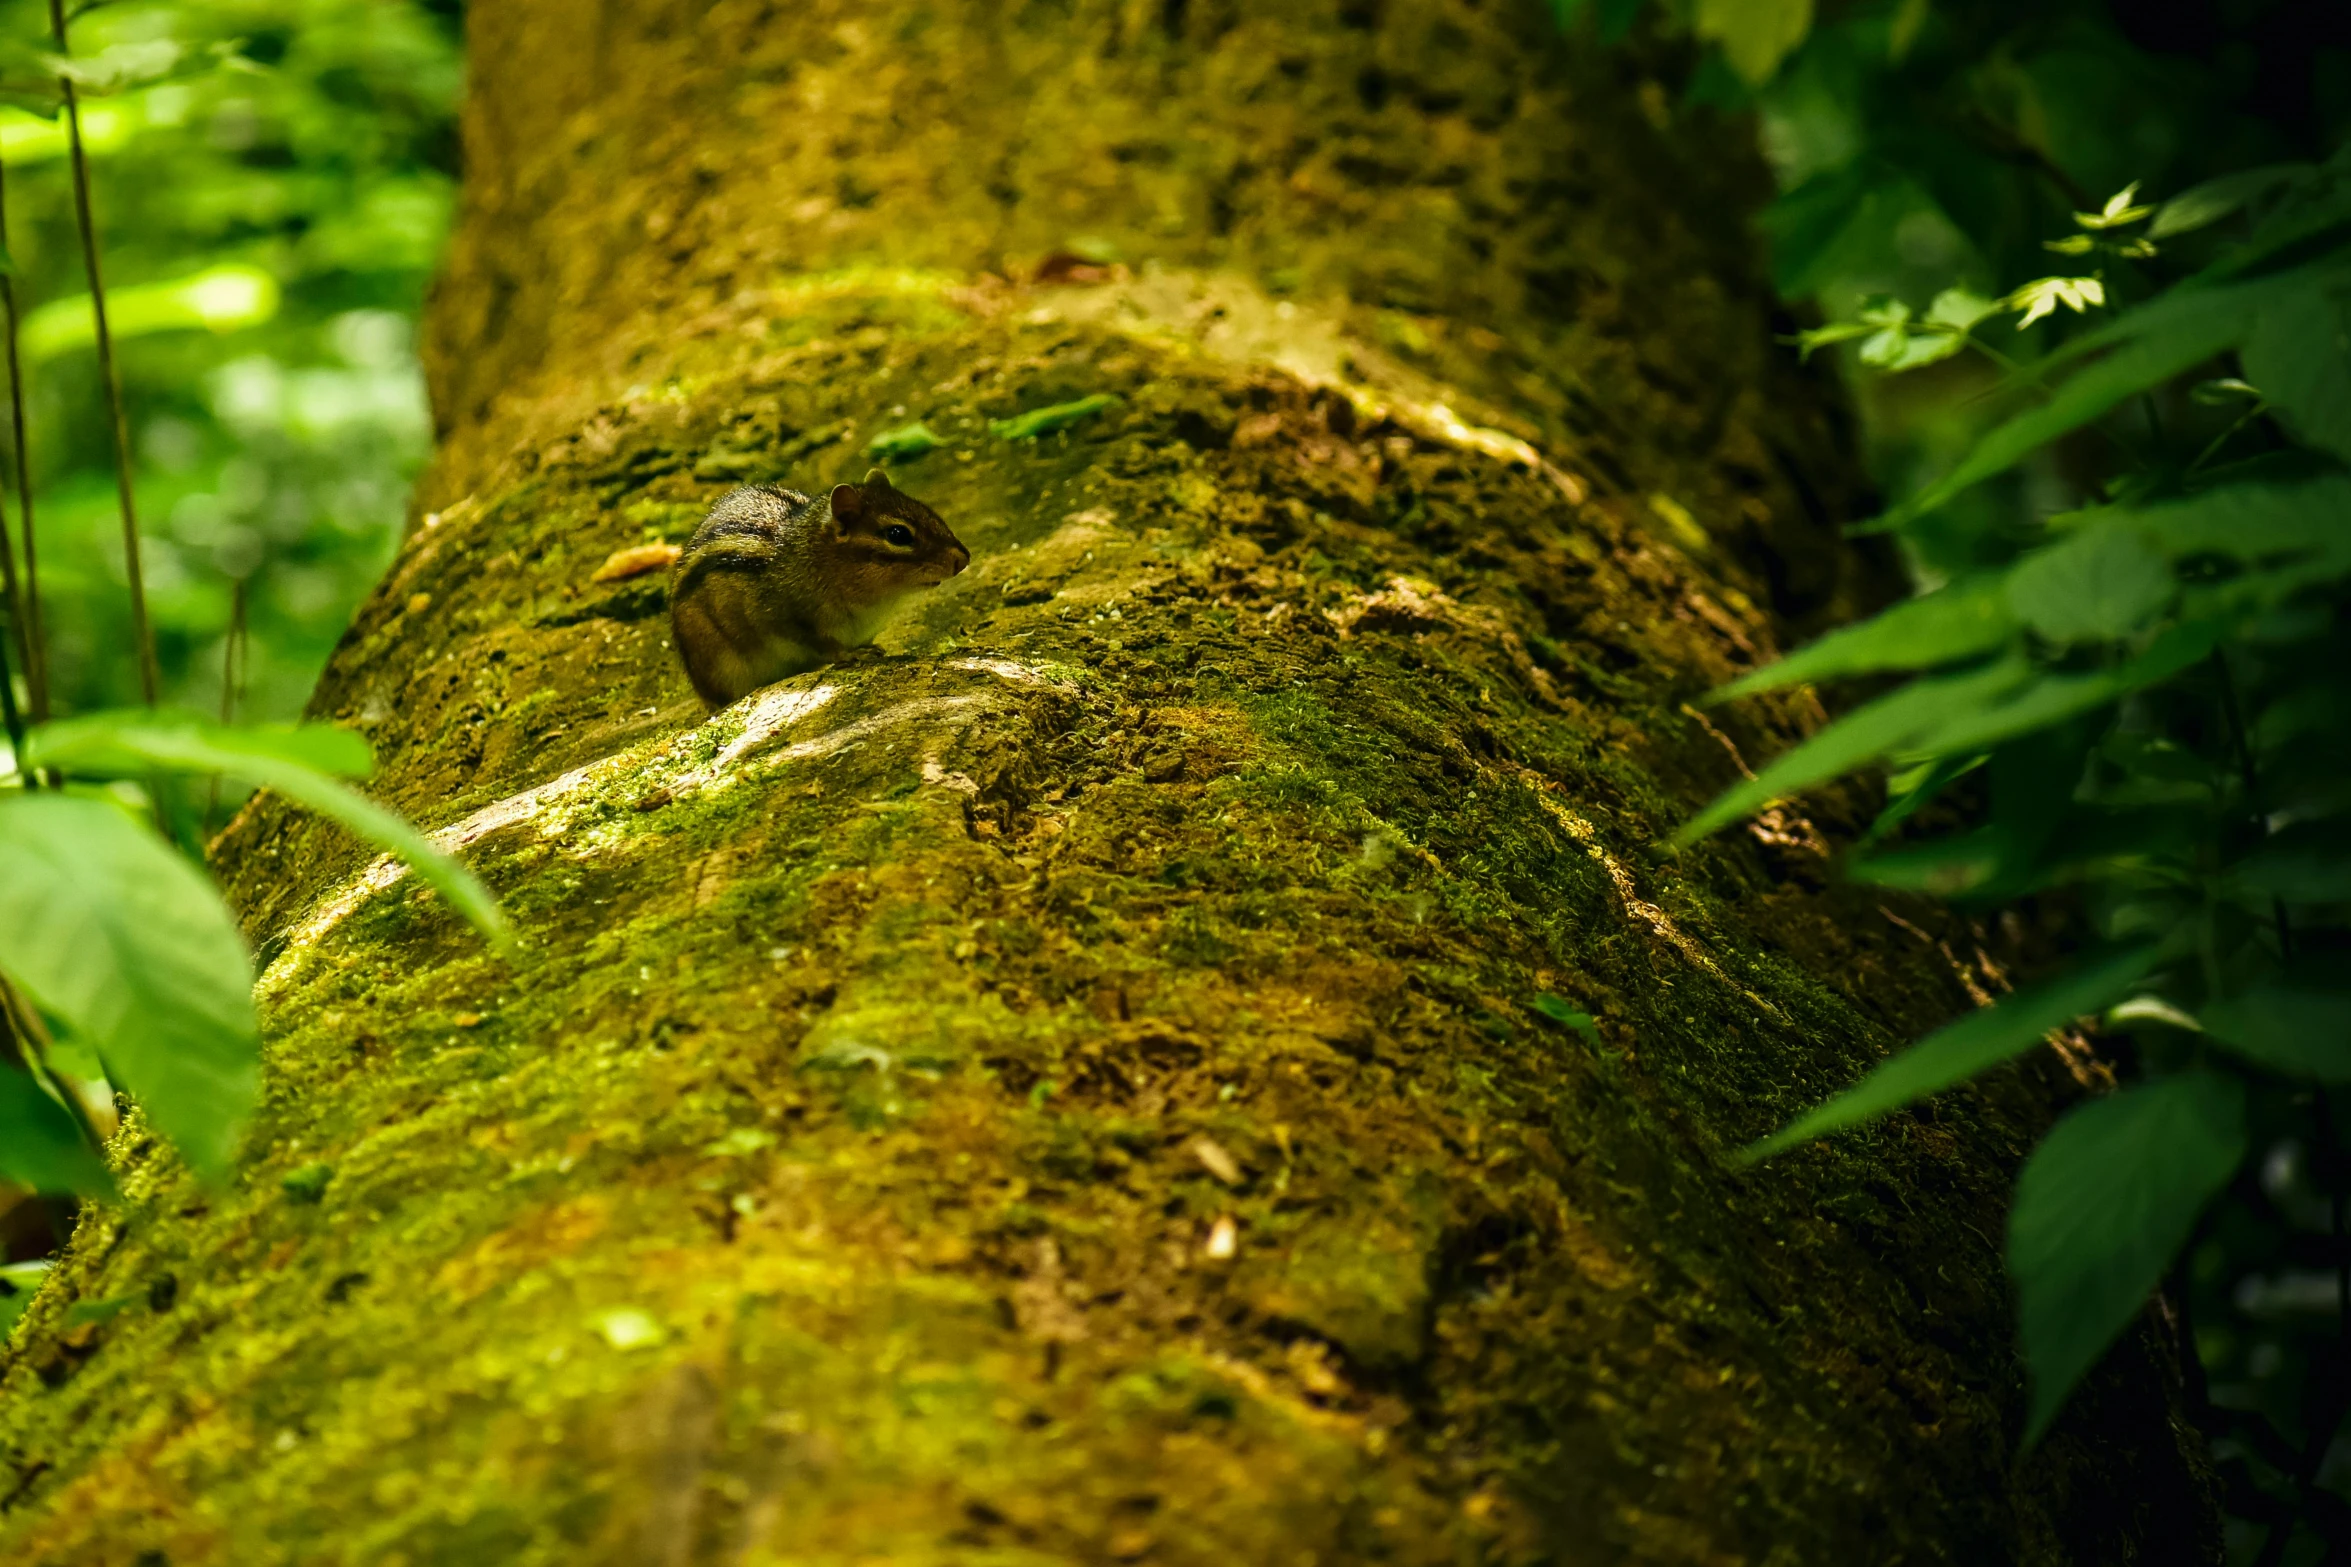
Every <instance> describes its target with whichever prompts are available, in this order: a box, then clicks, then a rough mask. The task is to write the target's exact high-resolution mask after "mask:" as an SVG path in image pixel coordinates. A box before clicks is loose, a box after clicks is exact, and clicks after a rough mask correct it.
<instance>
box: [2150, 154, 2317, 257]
mask: <svg viewBox="0 0 2351 1567" xmlns="http://www.w3.org/2000/svg"><path fill="white" fill-rule="evenodd" d="M2310 167H2311V166H2310V165H2309V164H2307V163H2272V164H2269V165H2267V166H2265V167H2262V168H2258V169H2239V170H2238V171H2237V172H2236V173H2234V174H2223V175H2222V176H2221V177H2220V178H2219V179H2216V180H2206V181H2205V182H2204V183H2203V184H2201V185H2194V186H2190V187H2189V188H2188V189H2186V190H2183V191H2181V192H2180V193H2179V194H2178V195H2176V196H2174V197H2172V198H2171V200H2169V201H2167V202H2165V203H2164V204H2163V205H2162V206H2161V207H2159V208H2158V209H2156V213H2155V221H2154V222H2153V223H2150V224H2148V225H2147V237H2148V238H2149V239H2169V238H2170V237H2171V236H2172V235H2174V234H2185V233H2188V232H2190V231H2191V230H2194V229H2200V228H2204V227H2206V226H2207V225H2209V224H2213V223H2218V222H2219V221H2220V220H2221V219H2222V218H2225V217H2227V216H2228V215H2229V214H2230V213H2232V212H2235V211H2238V210H2239V209H2240V208H2242V207H2244V206H2245V205H2247V204H2248V203H2250V202H2255V201H2259V200H2260V199H2261V198H2262V197H2264V196H2266V195H2268V194H2269V193H2270V192H2271V191H2273V190H2276V189H2277V188H2278V187H2279V186H2280V185H2283V184H2285V183H2286V182H2287V181H2289V180H2292V179H2297V178H2299V177H2300V176H2302V175H2304V174H2307V173H2308V172H2310Z"/></svg>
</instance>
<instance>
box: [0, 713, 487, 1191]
mask: <svg viewBox="0 0 2351 1567" xmlns="http://www.w3.org/2000/svg"><path fill="white" fill-rule="evenodd" d="M371 765H372V764H371V758H370V757H369V755H368V748H367V745H366V742H364V741H363V740H361V739H360V738H359V737H358V736H357V735H354V734H351V733H349V732H348V731H346V730H341V729H336V728H332V727H329V726H325V725H302V726H279V725H252V726H243V727H238V726H231V725H225V724H217V723H212V722H209V721H207V720H204V719H201V718H197V717H194V716H192V715H182V714H176V713H169V712H162V713H158V712H151V711H146V710H128V711H111V712H102V713H93V714H89V715H86V716H84V717H80V718H73V719H66V720H61V721H58V722H55V723H50V724H43V725H39V726H36V727H34V728H33V729H31V730H30V731H29V732H27V733H26V735H25V741H24V747H23V750H22V753H21V754H18V755H15V756H13V757H11V758H10V760H9V762H8V765H7V767H6V769H5V770H0V1057H4V1059H0V1180H6V1181H10V1182H14V1183H16V1184H17V1185H20V1186H23V1187H29V1188H31V1189H33V1190H35V1191H42V1192H59V1193H70V1194H75V1195H80V1196H89V1197H98V1196H104V1195H106V1194H107V1193H108V1192H110V1191H111V1190H112V1181H111V1178H110V1176H109V1174H108V1171H107V1166H106V1163H105V1160H104V1158H103V1157H102V1155H101V1152H100V1146H101V1145H102V1144H103V1142H104V1141H105V1132H106V1130H107V1126H106V1123H107V1122H108V1121H109V1120H110V1119H111V1117H110V1115H109V1113H108V1107H110V1106H111V1105H112V1102H113V1098H114V1093H115V1091H117V1090H120V1091H122V1092H124V1093H127V1094H129V1095H130V1096H131V1097H132V1098H133V1099H134V1100H135V1101H136V1102H137V1103H138V1105H139V1106H140V1108H141V1109H142V1110H143V1111H144V1112H145V1114H146V1117H147V1120H148V1122H149V1124H150V1125H152V1126H153V1127H154V1128H155V1130H157V1131H159V1132H161V1133H162V1134H163V1135H164V1136H166V1137H168V1138H169V1139H170V1140H171V1141H172V1142H173V1143H174V1144H175V1145H176V1146H177V1147H178V1148H179V1150H180V1152H181V1154H182V1155H183V1156H184V1157H185V1158H186V1159H187V1161H188V1163H189V1165H190V1166H191V1167H192V1168H193V1169H195V1170H196V1171H197V1173H198V1174H200V1175H202V1176H203V1177H205V1178H206V1179H208V1180H212V1181H219V1180H221V1179H224V1178H225V1177H226V1175H227V1173H228V1171H229V1168H230V1163H231V1159H232V1156H233V1154H234V1152H235V1149H236V1142H237V1137H238V1133H239V1131H240V1129H241V1128H242V1126H243V1124H244V1121H245V1118H246V1116H247V1115H248V1113H249V1112H250V1111H251V1109H252V1106H253V1101H254V1096H255V1093H256V1091H257V1087H258V1082H259V1049H260V1042H259V1034H258V1028H257V1023H256V1019H255V1015H254V1009H253V973H252V964H251V959H250V958H249V957H248V955H247V953H246V950H245V945H244V941H243V939H242V937H241V936H240V935H239V934H238V931H237V927H236V923H235V921H234V919H233V918H232V917H231V916H230V914H229V911H228V908H227V906H226V905H225V904H224V903H223V902H222V901H221V898H220V894H219V893H218V891H217V890H216V889H215V888H214V887H213V885H212V882H211V880H210V879H209V878H208V877H207V876H206V875H205V873H204V871H203V870H202V869H201V868H200V866H199V864H198V863H197V862H196V860H195V859H192V858H191V857H190V856H189V855H188V854H186V853H183V852H182V851H181V848H180V846H178V845H176V844H174V843H173V842H172V841H171V840H170V839H169V838H167V837H166V836H164V835H163V834H162V833H159V832H157V831H156V830H155V827H154V825H153V821H154V819H157V818H160V819H163V820H166V821H168V820H169V819H170V816H171V813H170V811H169V810H168V809H159V808H158V807H160V806H162V804H163V802H164V800H165V798H166V797H167V796H168V794H169V792H170V790H171V788H172V785H173V782H174V780H182V779H189V778H208V777H219V776H223V775H226V776H229V777H234V778H238V779H242V780H244V781H246V782H248V783H252V784H257V785H261V786H264V787H267V788H270V789H273V790H275V791H277V792H278V793H279V794H281V795H283V796H284V797H286V798H287V799H289V800H292V801H294V802H296V803H298V804H301V805H304V806H307V807H309V808H311V809H313V810H316V811H318V812H319V813H320V814H321V815H324V816H326V817H328V818H329V819H331V820H333V821H336V822H339V823H340V824H342V825H343V826H345V827H347V828H349V829H350V830H351V831H352V832H354V833H356V834H357V835H359V836H360V837H361V838H363V839H366V840H368V841H370V842H373V843H375V844H378V845H380V846H382V847H383V848H386V849H388V850H390V851H392V852H394V853H396V854H399V855H400V856H402V857H403V858H405V859H406V860H407V861H408V862H409V863H410V864H411V865H412V866H414V867H415V868H416V870H417V872H418V874H419V875H420V876H421V877H422V878H423V879H424V880H425V881H426V883H427V884H428V885H430V886H431V887H432V888H433V889H434V890H435V891H437V892H439V893H440V894H441V895H442V896H443V897H444V898H445V899H446V900H447V901H448V902H449V904H450V906H451V907H453V908H455V909H456V910H458V911H459V912H460V913H461V914H463V915H464V916H465V917H466V919H468V920H469V921H471V922H472V923H473V924H474V926H475V927H476V928H477V929H479V930H480V931H481V932H482V933H483V935H484V936H485V937H487V938H489V939H490V940H491V941H492V942H493V943H494V944H495V945H497V946H499V947H500V948H501V949H503V948H504V947H506V946H507V944H508V941H509V938H508V936H507V934H506V927H505V923H504V921H503V919H502V918H501V916H500V915H499V912H498V909H497V906H496V905H495V903H493V902H492V900H491V899H490V896H489V894H488V893H487V892H486V891H484V890H483V888H482V886H481V884H480V883H479V882H477V881H476V880H475V879H474V878H473V876H472V875H471V873H469V872H468V871H467V870H466V869H465V868H464V867H463V866H462V865H460V864H458V863H457V862H456V861H455V860H454V859H452V858H450V857H449V856H448V855H447V854H445V853H443V852H442V851H441V850H440V849H439V848H437V847H436V846H435V845H434V844H433V843H432V842H431V840H430V839H428V838H427V837H425V835H424V834H422V833H420V832H419V831H417V829H416V828H414V827H412V826H410V825H409V824H408V823H407V822H406V821H403V820H402V819H401V818H400V817H398V816H396V815H394V814H393V813H391V812H389V811H387V810H385V809H384V808H383V807H382V806H379V805H377V804H375V803H374V802H373V801H371V800H369V799H367V798H366V797H365V796H364V795H362V794H360V793H358V792H357V791H356V790H354V789H352V788H351V787H350V786H349V785H348V784H347V783H345V782H343V781H342V780H343V779H345V778H354V777H361V776H364V775H365V774H366V773H367V772H368V770H369V768H370V766H371Z"/></svg>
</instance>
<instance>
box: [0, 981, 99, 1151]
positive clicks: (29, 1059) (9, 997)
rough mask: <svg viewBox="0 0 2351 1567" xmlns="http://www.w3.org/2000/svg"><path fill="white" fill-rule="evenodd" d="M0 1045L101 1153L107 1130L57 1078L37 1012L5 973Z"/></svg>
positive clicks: (46, 1034)
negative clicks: (63, 1109)
mask: <svg viewBox="0 0 2351 1567" xmlns="http://www.w3.org/2000/svg"><path fill="white" fill-rule="evenodd" d="M0 1048H5V1049H6V1050H8V1051H9V1052H12V1053H13V1054H14V1055H15V1057H16V1060H17V1064H18V1065H20V1066H22V1067H23V1068H24V1069H25V1070H26V1071H27V1072H30V1073H31V1074H32V1076H33V1081H34V1082H36V1083H38V1084H40V1085H41V1087H42V1089H43V1090H44V1091H45V1092H46V1093H47V1094H48V1095H49V1097H50V1098H52V1099H54V1100H56V1101H57V1102H58V1103H59V1104H60V1105H62V1106H64V1107H65V1113H66V1114H67V1115H69V1116H71V1117H73V1122H74V1125H75V1126H76V1127H78V1128H79V1129H80V1131H81V1134H82V1137H83V1138H84V1140H85V1141H87V1142H88V1143H89V1145H90V1147H91V1148H92V1149H95V1150H100V1151H101V1152H102V1151H103V1150H104V1149H105V1147H106V1139H107V1135H108V1134H107V1132H106V1129H105V1128H104V1127H101V1126H100V1125H99V1124H98V1123H97V1121H96V1120H95V1119H93V1118H92V1116H91V1114H90V1107H89V1106H88V1105H87V1104H85V1103H83V1102H82V1096H81V1095H80V1094H77V1093H75V1092H74V1091H73V1089H72V1088H71V1087H70V1086H68V1085H67V1084H65V1083H62V1082H60V1081H59V1080H58V1077H57V1071H56V1069H55V1068H54V1067H52V1066H51V1065H50V1064H49V1051H50V1048H51V1044H50V1039H49V1031H48V1029H46V1028H45V1027H43V1026H42V1024H41V1014H40V1013H38V1012H36V1011H34V1010H33V1006H32V1003H31V1002H30V1001H28V1000H26V999H25V997H24V995H23V994H22V993H21V992H20V991H18V990H17V988H16V987H15V986H14V985H11V984H10V983H9V982H8V978H7V976H6V975H0Z"/></svg>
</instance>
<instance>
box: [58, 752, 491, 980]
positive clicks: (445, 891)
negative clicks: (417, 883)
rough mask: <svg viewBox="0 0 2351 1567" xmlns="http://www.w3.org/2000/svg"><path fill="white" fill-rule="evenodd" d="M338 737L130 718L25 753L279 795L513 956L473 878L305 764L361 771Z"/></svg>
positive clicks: (64, 763) (357, 755) (90, 767)
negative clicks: (386, 860)
mask: <svg viewBox="0 0 2351 1567" xmlns="http://www.w3.org/2000/svg"><path fill="white" fill-rule="evenodd" d="M101 718H102V719H103V720H104V722H103V723H101V722H99V719H101ZM83 725H89V726H90V727H87V728H84V727H82V726H83ZM341 733H342V731H330V732H327V733H321V732H320V731H319V730H318V729H316V728H308V729H297V730H275V731H270V730H263V731H255V730H247V729H238V728H235V727H232V726H230V725H225V724H215V723H210V722H207V721H205V720H203V719H200V718H195V717H193V716H188V715H181V714H173V713H160V714H154V715H146V714H143V713H141V712H136V711H133V712H118V713H108V714H103V715H93V717H92V718H90V719H81V720H73V721H69V722H67V723H61V724H45V725H43V726H41V727H40V728H38V729H35V730H33V731H32V733H31V734H30V735H28V736H27V737H26V741H25V751H26V754H27V755H28V756H29V757H30V758H31V761H32V763H33V765H34V766H37V767H62V768H65V769H67V770H69V771H72V772H78V773H96V774H114V775H118V776H126V777H138V776H140V775H141V774H144V773H150V772H157V771H163V772H182V773H200V774H202V773H226V774H228V775H229V776H231V777H234V778H242V779H245V780H246V781H247V782H249V783H254V784H258V785H260V786H261V787H263V788H265V789H275V790H276V791H277V792H278V793H279V794H282V795H284V796H285V797H286V798H287V799H289V800H292V801H293V802H295V803H296V804H297V805H304V806H308V807H309V808H310V809H311V810H314V811H316V812H318V813H319V814H320V815H321V816H325V817H329V818H331V819H332V820H334V821H337V822H340V823H341V824H342V825H343V826H345V827H347V828H349V829H350V830H351V831H352V832H354V833H357V834H358V835H359V836H360V837H362V838H365V839H367V840H368V841H369V842H371V843H374V844H375V845H377V846H378V847H380V848H384V849H388V850H390V851H391V852H392V853H394V854H396V855H398V856H399V857H400V858H401V859H403V860H406V861H407V862H408V863H409V864H410V865H411V866H413V867H414V868H415V870H416V873H417V875H419V876H420V877H422V878H423V879H424V881H425V882H426V884H427V885H429V886H431V887H432V888H433V890H434V891H436V892H438V893H440V894H441V896H442V897H444V898H446V899H447V900H448V901H449V904H450V906H451V907H452V908H454V909H456V910H457V912H458V913H460V914H461V915H463V916H464V917H465V918H466V920H467V921H468V922H470V923H471V924H472V925H473V927H474V928H475V929H476V930H478V931H480V932H481V933H482V935H483V936H484V937H486V938H487V939H488V940H489V941H490V943H491V945H493V946H495V947H497V948H499V949H500V950H501V951H504V950H506V949H507V948H508V947H509V946H510V944H511V942H512V940H513V937H512V935H511V933H510V932H509V931H508V930H507V928H506V920H505V916H503V915H502V914H500V913H499V912H498V904H497V901H496V900H495V899H493V898H492V897H491V896H490V894H489V891H488V889H487V888H485V887H483V886H482V884H481V883H480V882H479V881H477V880H475V879H474V876H473V873H472V872H471V871H468V870H467V869H466V868H465V867H464V866H463V865H462V864H460V863H458V861H457V860H456V859H454V858H452V857H451V856H450V855H447V854H444V853H443V852H442V851H441V850H440V849H438V848H436V847H435V846H434V844H433V842H432V840H431V839H430V838H428V837H426V836H425V835H424V834H423V833H422V832H420V831H418V830H417V829H416V828H415V827H414V826H412V825H411V824H410V823H409V822H407V821H406V820H405V819H403V818H402V817H400V816H399V815H397V814H395V813H394V812H391V811H388V810H386V809H385V808H384V807H382V806H380V805H378V804H376V803H375V802H374V801H373V800H370V799H368V798H367V797H366V796H365V795H363V794H360V793H358V792H357V791H355V790H352V789H349V788H346V787H345V786H344V785H342V784H339V783H337V782H335V780H333V779H332V778H328V777H326V776H325V775H323V774H322V773H319V772H317V771H315V770H314V769H313V767H312V766H311V765H309V764H308V762H306V761H305V760H302V759H301V758H304V757H318V758H320V759H322V760H325V761H328V762H331V763H335V764H338V768H339V770H350V767H351V764H353V763H358V764H359V765H361V766H364V765H365V761H366V757H365V752H366V743H365V742H364V741H362V740H360V739H359V737H358V736H357V735H349V736H347V737H345V738H343V739H340V740H338V739H334V738H332V736H333V735H335V734H341Z"/></svg>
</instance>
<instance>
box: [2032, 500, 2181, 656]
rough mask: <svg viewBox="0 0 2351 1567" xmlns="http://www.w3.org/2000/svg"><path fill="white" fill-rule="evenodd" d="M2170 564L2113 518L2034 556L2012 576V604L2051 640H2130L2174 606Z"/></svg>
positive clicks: (2141, 533)
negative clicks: (2171, 603)
mask: <svg viewBox="0 0 2351 1567" xmlns="http://www.w3.org/2000/svg"><path fill="white" fill-rule="evenodd" d="M2174 586H2175V584H2174V582H2173V579H2172V574H2171V563H2170V562H2169V561H2167V560H2165V559H2164V557H2163V553H2162V552H2161V551H2160V550H2158V549H2157V548H2156V547H2155V545H2154V543H2153V541H2152V540H2150V539H2149V538H2148V536H2147V534H2146V533H2145V532H2144V531H2142V530H2140V529H2137V528H2134V527H2132V526H2130V525H2129V524H2128V523H2127V522H2124V521H2122V520H2119V519H2116V518H2113V517H2111V516H2109V517H2105V518H2101V519H2100V520H2099V521H2097V522H2094V523H2092V524H2090V525H2089V526H2087V527H2085V528H2083V529H2082V530H2080V531H2079V532H2077V533H2075V534H2073V535H2071V536H2070V537H2068V538H2066V539H2064V540H2063V541H2061V542H2059V543H2057V544H2052V545H2050V546H2049V547H2047V548H2046V549H2040V550H2036V551H2034V552H2033V553H2032V554H2030V555H2027V556H2026V557H2025V558H2024V559H2023V560H2020V561H2018V562H2017V563H2016V565H2014V566H2013V567H2011V568H2009V572H2008V607H2009V608H2010V609H2012V610H2014V611H2015V612H2016V617H2017V619H2019V620H2021V621H2023V622H2024V623H2025V624H2026V625H2027V626H2029V627H2031V628H2032V629H2033V630H2034V631H2036V632H2038V633H2040V634H2041V635H2042V636H2044V637H2046V638H2048V639H2049V640H2050V641H2052V642H2060V643H2071V642H2107V641H2114V640H2116V639H2118V638H2121V637H2127V636H2129V635H2130V634H2131V633H2132V632H2134V631H2136V630H2138V629H2139V628H2140V627H2141V626H2144V625H2145V624H2146V623H2147V622H2148V621H2150V620H2152V619H2154V618H2155V616H2156V615H2157V614H2158V613H2159V612H2160V611H2161V610H2162V609H2163V607H2164V605H2166V604H2168V603H2169V602H2171V597H2172V591H2173V588H2174Z"/></svg>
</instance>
